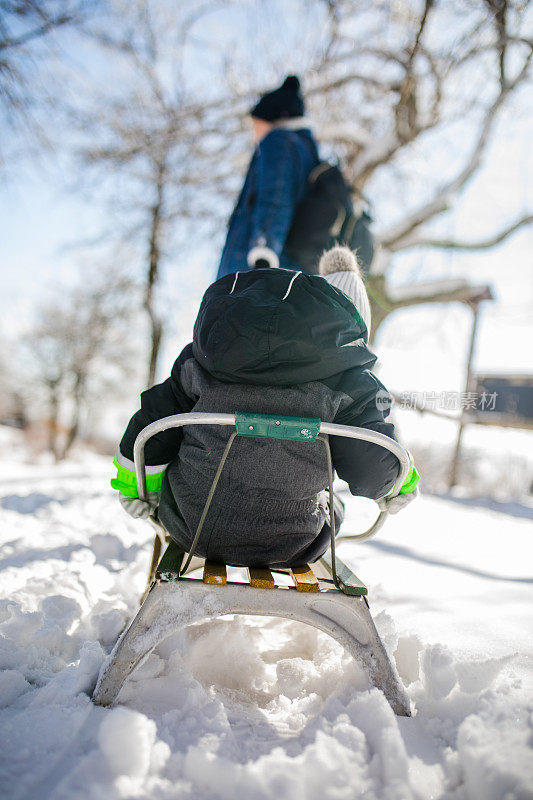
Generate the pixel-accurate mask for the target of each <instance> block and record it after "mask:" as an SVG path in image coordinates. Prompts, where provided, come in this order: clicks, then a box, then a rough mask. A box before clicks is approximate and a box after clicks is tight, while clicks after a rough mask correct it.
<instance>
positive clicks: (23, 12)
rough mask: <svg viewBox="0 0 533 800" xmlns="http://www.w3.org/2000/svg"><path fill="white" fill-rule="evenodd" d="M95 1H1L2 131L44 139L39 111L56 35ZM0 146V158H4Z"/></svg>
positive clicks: (52, 80) (48, 90) (46, 101)
mask: <svg viewBox="0 0 533 800" xmlns="http://www.w3.org/2000/svg"><path fill="white" fill-rule="evenodd" d="M97 2H98V0H1V2H0V122H1V126H2V129H3V135H2V140H3V144H4V146H5V145H6V139H7V133H8V132H12V133H15V134H16V136H18V137H20V136H26V137H28V138H29V139H31V140H34V141H35V140H37V141H38V142H39V144H40V145H42V144H44V143H46V144H49V140H48V138H47V137H46V134H45V132H44V127H43V119H42V117H43V113H42V112H43V110H44V109H45V108H46V109H47V110H48V111H50V110H51V107H53V105H54V92H55V91H57V88H58V86H57V80H58V79H57V75H58V73H57V70H54V69H53V68H52V64H51V61H52V60H53V56H54V55H55V54H56V52H57V41H56V35H57V34H58V33H59V32H61V31H62V29H64V28H68V27H72V26H74V25H77V24H79V23H80V22H81V21H82V20H84V19H85V18H86V17H87V15H88V12H89V10H91V9H92V8H93V7H95V6H96V5H97ZM3 151H4V147H2V148H1V150H0V160H3V159H5V158H6V154H5V152H3Z"/></svg>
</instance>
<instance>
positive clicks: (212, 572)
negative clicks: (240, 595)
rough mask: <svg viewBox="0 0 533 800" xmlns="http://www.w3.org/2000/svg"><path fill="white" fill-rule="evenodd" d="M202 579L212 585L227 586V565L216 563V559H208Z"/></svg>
mask: <svg viewBox="0 0 533 800" xmlns="http://www.w3.org/2000/svg"><path fill="white" fill-rule="evenodd" d="M202 580H203V582H204V583H208V584H209V585H211V586H225V585H226V584H227V582H228V576H227V572H226V565H225V564H216V563H215V562H214V561H206V562H205V564H204V576H203V578H202Z"/></svg>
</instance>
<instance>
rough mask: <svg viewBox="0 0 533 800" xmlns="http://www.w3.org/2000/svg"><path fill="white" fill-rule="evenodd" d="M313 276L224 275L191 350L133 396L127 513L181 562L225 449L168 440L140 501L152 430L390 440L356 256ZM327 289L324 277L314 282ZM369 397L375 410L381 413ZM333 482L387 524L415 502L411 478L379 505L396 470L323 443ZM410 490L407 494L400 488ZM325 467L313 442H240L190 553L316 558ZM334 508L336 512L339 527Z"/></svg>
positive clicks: (205, 436) (391, 461)
mask: <svg viewBox="0 0 533 800" xmlns="http://www.w3.org/2000/svg"><path fill="white" fill-rule="evenodd" d="M320 273H321V275H320V276H316V275H308V274H306V273H303V272H297V271H293V270H287V269H268V268H267V269H256V270H251V271H249V272H237V273H234V274H229V275H226V276H224V277H223V278H221V279H220V280H218V281H216V282H215V283H214V284H212V285H211V286H210V287H209V288H208V289H207V291H206V293H205V295H204V297H203V300H202V303H201V306H200V310H199V313H198V317H197V319H196V323H195V326H194V335H193V342H192V343H191V344H189V345H187V347H185V349H184V350H183V352H182V353H181V355H180V356H179V358H178V359H177V361H176V362H175V364H174V366H173V368H172V372H171V376H170V377H169V378H167V380H166V381H164V382H163V383H161V384H159V385H157V386H154V387H152V388H151V389H148V390H147V391H145V392H143V394H142V395H141V408H140V410H139V411H137V413H136V414H134V416H133V417H132V419H131V420H130V422H129V425H128V427H127V429H126V432H125V433H124V436H123V437H122V441H121V443H120V447H119V450H118V453H117V456H116V458H115V462H114V463H115V465H116V467H117V470H118V474H117V478H116V479H114V480H113V481H111V485H112V486H113V487H114V488H115V489H118V491H119V492H120V493H121V496H120V500H121V503H122V505H123V506H124V508H125V509H126V510H127V511H128V513H130V514H131V515H132V516H134V517H146V516H148V515H149V514H150V513H154V512H155V509H156V508H157V516H158V518H159V520H160V521H161V522H162V524H163V525H164V527H165V528H166V530H167V531H168V533H169V534H170V536H171V537H172V539H173V540H174V541H175V542H176V543H177V544H178V545H179V546H180V548H182V549H183V550H185V551H188V550H189V548H190V546H191V543H192V540H193V538H194V534H195V531H196V528H197V525H198V521H199V519H200V516H201V514H202V510H203V508H204V504H205V501H206V497H207V495H208V492H209V489H210V487H211V483H212V481H213V477H214V475H215V472H216V470H217V467H218V464H219V462H220V459H221V456H222V453H223V451H224V448H225V446H226V443H227V440H228V438H229V436H230V433H231V429H230V428H228V427H225V426H215V425H213V426H210V425H206V426H200V425H198V426H193V425H189V426H186V427H183V428H178V429H176V428H174V429H170V430H167V431H165V432H164V433H160V434H157V435H156V436H154V437H153V438H152V439H150V440H149V441H148V442H147V444H146V448H145V459H146V464H147V467H146V475H147V478H146V480H147V491H148V493H149V495H148V502H143V501H141V500H139V499H138V497H137V484H136V478H135V471H134V463H133V445H134V442H135V439H136V437H137V435H138V434H139V432H140V431H141V430H142V429H143V428H144V427H146V426H147V425H149V424H150V423H151V422H154V421H155V420H158V419H161V418H162V417H167V416H170V415H173V414H181V413H185V412H189V411H203V412H206V411H208V412H217V413H235V412H237V411H242V412H249V413H250V412H253V413H261V414H280V415H288V416H301V417H313V418H318V419H321V420H322V421H326V422H333V423H339V424H342V425H352V426H358V427H362V428H368V429H370V430H373V431H378V432H379V433H384V434H386V435H387V436H390V437H394V426H393V425H392V424H390V423H388V422H386V421H385V417H386V416H387V415H388V405H389V404H388V403H386V402H383V398H385V399H387V398H388V397H389V396H388V393H387V391H386V389H385V387H384V386H383V384H381V383H380V381H379V380H378V379H377V378H376V377H375V376H374V375H373V373H372V372H371V371H370V370H371V368H372V367H373V365H374V363H375V361H376V356H375V355H374V354H373V353H371V352H370V350H369V349H368V347H367V342H368V334H369V329H370V309H369V303H368V298H367V295H366V291H365V288H364V285H363V282H362V280H361V277H360V273H359V269H358V266H357V262H356V259H355V256H354V254H353V253H352V252H351V251H350V250H348V249H346V248H341V247H335V248H333V250H330V251H329V252H328V253H325V254H324V256H323V257H322V259H321V262H320ZM322 276H323V277H322ZM378 397H379V399H380V401H381V402H377V398H378ZM330 447H331V452H332V457H333V465H334V468H335V470H336V472H337V475H338V476H339V477H340V478H342V479H343V480H345V481H347V483H348V485H349V487H350V491H351V493H352V494H353V495H357V496H364V497H370V498H372V499H375V500H379V501H380V503H381V505H382V507H383V505H386V506H387V508H388V510H389V511H392V512H394V511H397V510H399V509H400V508H401V507H403V506H404V505H405V504H406V503H407V502H409V500H410V499H412V498H413V497H414V496H415V495H416V481H417V477H416V473H415V478H414V479H413V471H412V473H411V474H410V476H409V477H408V481H406V485H404V487H403V489H404V493H402V494H400V495H399V496H398V497H396V498H394V499H390V500H389V501H387V495H388V493H389V492H390V491H391V489H392V487H393V485H394V483H395V481H396V479H397V477H398V474H399V462H398V460H397V458H396V457H395V456H394V455H392V454H391V453H390V452H388V451H386V450H385V449H384V448H381V447H379V446H377V445H373V444H369V443H366V442H363V441H360V440H355V439H346V438H344V437H342V438H341V437H335V436H333V437H331V438H330ZM408 482H409V485H407V484H408ZM327 484H328V472H327V463H326V458H325V453H324V447H323V444H322V443H321V442H315V443H308V444H305V445H302V444H301V443H299V442H292V441H284V440H273V439H266V438H248V437H237V439H236V440H235V442H234V444H233V447H232V449H231V451H230V453H229V456H228V460H227V462H226V465H225V467H224V470H223V472H222V475H221V477H220V480H219V483H218V486H217V489H216V492H215V494H214V497H213V501H212V504H211V507H210V509H209V513H208V515H207V518H206V520H205V524H204V527H203V530H202V534H201V537H200V539H199V541H198V544H197V547H196V549H195V554H196V555H198V556H202V557H204V558H208V559H210V560H212V561H217V562H223V563H225V564H232V565H235V566H270V567H287V566H291V565H296V564H302V563H306V562H313V561H316V560H317V559H318V558H320V556H321V555H323V553H324V552H325V551H326V549H327V547H328V544H329V538H330V528H329V523H328V509H327V493H326V492H325V491H324V490H325V488H326V486H327ZM342 512H343V508H342V503H340V502H339V503H338V507H337V504H336V508H335V515H336V518H337V519H336V524H337V526H338V525H339V524H340V522H341V521H342Z"/></svg>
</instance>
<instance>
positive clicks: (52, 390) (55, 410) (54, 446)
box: [48, 382, 61, 463]
mask: <svg viewBox="0 0 533 800" xmlns="http://www.w3.org/2000/svg"><path fill="white" fill-rule="evenodd" d="M58 389H59V387H58V384H57V383H55V382H54V383H49V384H48V405H49V414H50V417H49V420H48V450H49V451H50V452H51V453H52V455H53V456H54V460H55V461H56V463H57V462H58V461H60V460H61V456H60V453H59V445H58V441H57V434H58V431H59V391H58Z"/></svg>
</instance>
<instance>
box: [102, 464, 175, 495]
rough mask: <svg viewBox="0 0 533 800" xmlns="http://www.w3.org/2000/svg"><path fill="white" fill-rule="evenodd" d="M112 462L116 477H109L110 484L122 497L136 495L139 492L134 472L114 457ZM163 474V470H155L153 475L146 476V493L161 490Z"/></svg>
mask: <svg viewBox="0 0 533 800" xmlns="http://www.w3.org/2000/svg"><path fill="white" fill-rule="evenodd" d="M113 464H114V465H115V467H116V468H117V477H116V478H112V479H111V486H112V487H113V489H116V490H117V491H119V492H120V494H123V495H124V497H138V496H139V493H138V490H137V477H136V475H135V472H134V471H133V470H131V469H126V467H122V466H121V465H120V464H119V463H118V461H117V459H116V458H115V460H114V461H113ZM164 475H165V470H163V471H162V472H156V473H155V474H154V475H147V476H146V491H147V492H148V494H151V493H152V492H153V493H157V492H160V491H161V486H162V483H163V477H164Z"/></svg>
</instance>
